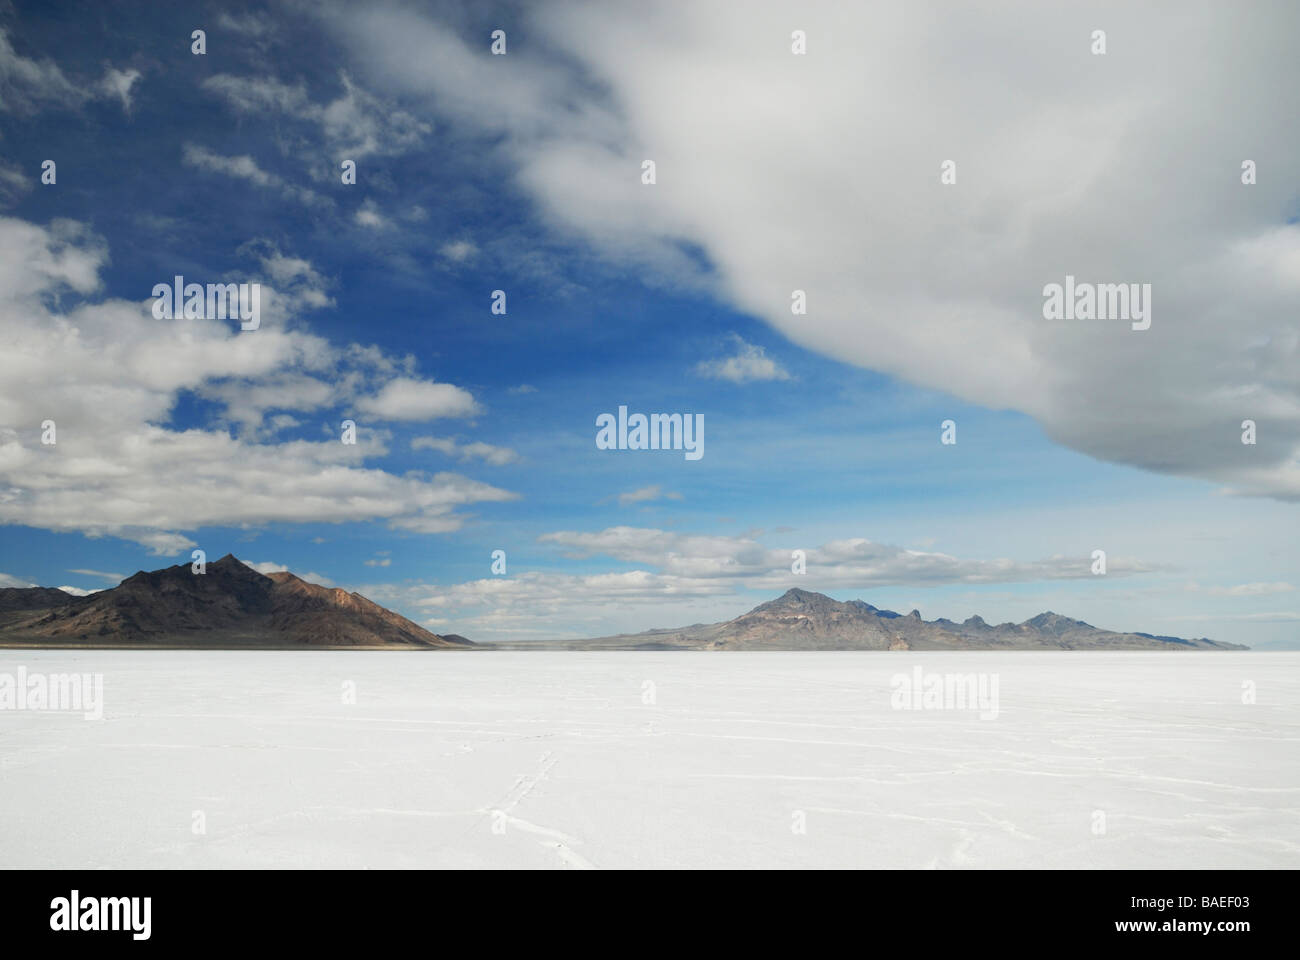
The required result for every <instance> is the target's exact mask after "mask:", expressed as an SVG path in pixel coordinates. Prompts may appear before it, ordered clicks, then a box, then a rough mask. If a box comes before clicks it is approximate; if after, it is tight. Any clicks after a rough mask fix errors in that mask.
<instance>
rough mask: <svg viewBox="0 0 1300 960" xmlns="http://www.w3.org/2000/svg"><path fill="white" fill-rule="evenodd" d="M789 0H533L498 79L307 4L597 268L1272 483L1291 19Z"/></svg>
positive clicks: (1100, 439)
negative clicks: (1109, 315) (1123, 295)
mask: <svg viewBox="0 0 1300 960" xmlns="http://www.w3.org/2000/svg"><path fill="white" fill-rule="evenodd" d="M790 10H791V8H790V7H789V5H788V4H785V3H777V2H755V3H750V4H746V6H745V15H744V16H743V17H736V16H735V15H734V11H732V10H731V9H730V8H728V7H727V6H726V5H725V4H702V3H692V2H675V3H672V2H670V3H660V4H649V5H645V4H640V5H638V4H602V5H599V6H596V7H592V6H590V5H586V4H574V3H570V2H567V0H556V2H550V3H540V4H536V5H534V6H531V7H530V8H529V10H528V15H529V17H530V20H529V26H530V28H531V30H532V31H533V33H534V35H535V36H537V37H539V38H541V39H542V40H544V43H538V44H536V45H532V46H531V47H530V48H528V49H521V50H512V51H511V57H510V59H511V64H510V67H511V69H510V70H508V71H505V70H501V69H499V64H495V63H492V62H491V61H492V60H493V58H492V57H491V56H490V55H489V54H488V52H487V49H486V45H485V44H483V43H481V42H478V41H475V42H473V43H468V42H466V41H465V40H464V39H463V38H462V37H460V36H459V35H458V34H457V33H456V32H455V30H454V29H452V28H450V27H449V26H447V25H446V24H444V23H441V22H438V21H436V20H433V19H430V18H428V17H426V16H423V15H421V14H419V13H417V12H415V11H413V10H412V9H410V8H408V7H406V6H405V5H397V4H384V5H376V6H373V7H368V8H367V9H366V11H365V12H364V13H354V12H353V11H351V10H348V12H347V13H346V14H343V13H342V12H341V11H335V12H333V13H326V14H324V17H325V22H326V23H327V24H329V25H331V26H333V27H334V29H335V31H336V33H337V34H338V36H339V38H340V39H341V41H342V42H344V43H345V44H347V45H348V46H349V47H350V49H351V50H352V51H353V53H354V55H355V56H356V58H358V60H359V61H360V62H361V63H364V64H365V65H366V66H367V68H368V71H369V74H368V75H369V76H373V77H374V78H375V82H376V83H381V84H383V85H384V86H385V87H386V88H387V89H390V90H392V91H395V92H399V93H401V94H402V95H404V96H408V97H419V96H423V97H425V98H426V102H427V104H428V106H429V109H430V110H431V111H433V112H434V115H435V116H439V117H442V118H445V119H446V120H447V121H448V122H449V123H451V124H453V125H455V126H456V127H457V128H458V130H460V131H462V132H464V133H466V134H467V135H473V134H477V135H480V136H481V137H483V138H485V140H486V141H489V142H493V143H494V144H499V149H500V151H501V153H502V155H503V156H505V157H507V158H508V159H509V161H510V162H511V163H512V164H513V166H514V169H515V177H516V181H517V183H518V184H519V185H520V186H521V187H522V188H523V189H524V190H526V191H527V192H528V193H529V194H530V195H531V196H532V197H533V198H534V200H535V201H536V202H537V206H538V209H539V210H540V211H541V212H542V214H543V216H545V217H547V218H548V219H549V220H550V222H551V223H552V224H553V225H555V227H556V228H557V229H559V230H562V231H564V232H566V233H576V234H578V235H580V236H584V237H586V238H587V239H588V240H589V241H590V242H591V243H592V244H593V246H594V247H595V248H596V249H598V250H599V251H601V253H602V254H603V255H604V256H607V257H611V258H625V259H628V260H631V261H635V262H637V263H638V264H640V265H642V266H643V267H646V268H648V269H651V270H657V271H661V272H664V273H667V274H669V275H671V276H674V277H676V278H677V279H679V280H680V281H681V282H692V281H696V282H702V283H706V284H708V286H709V288H710V289H712V290H713V291H714V293H715V294H716V295H717V296H718V297H720V298H723V299H725V300H726V301H727V302H729V303H730V304H731V305H733V306H734V307H736V308H738V309H740V310H742V311H745V312H748V313H751V314H753V315H756V316H759V317H762V318H764V319H765V320H766V321H767V322H768V323H770V324H771V325H772V326H773V327H774V328H775V329H777V330H779V331H780V332H782V333H783V334H785V335H786V336H787V337H788V338H789V339H791V340H792V341H794V342H796V343H798V344H800V345H802V346H804V347H806V348H809V349H812V350H816V351H819V352H821V353H824V354H826V355H829V356H832V357H835V358H838V359H840V360H843V361H845V362H848V363H852V364H858V365H861V366H863V367H867V368H870V369H873V370H878V371H882V372H885V373H888V374H892V375H894V376H897V377H899V378H901V379H903V380H906V381H909V382H911V383H915V384H920V385H922V386H926V387H932V388H938V389H941V390H944V391H947V392H950V393H952V394H954V395H956V396H958V397H960V398H962V399H964V400H966V401H969V402H973V403H977V404H981V405H984V406H988V407H994V408H1010V409H1015V410H1019V411H1022V412H1024V413H1027V414H1029V415H1031V416H1033V417H1035V418H1036V419H1037V420H1038V421H1039V422H1040V423H1041V424H1042V426H1043V428H1044V430H1045V431H1046V433H1047V434H1048V435H1049V436H1050V437H1051V438H1053V439H1054V440H1055V441H1057V442H1059V443H1062V444H1065V445H1067V446H1069V447H1072V448H1074V449H1076V450H1079V451H1083V452H1084V453H1087V454H1090V455H1092V456H1094V457H1097V458H1100V459H1104V460H1109V461H1114V462H1118V463H1124V464H1130V465H1134V466H1138V467H1141V468H1144V469H1148V470H1153V471H1159V472H1163V473H1171V474H1180V475H1188V476H1195V477H1200V478H1205V479H1209V480H1211V481H1215V482H1219V483H1223V484H1226V485H1228V487H1229V489H1231V490H1233V491H1237V492H1242V493H1252V494H1263V495H1270V496H1274V497H1280V498H1288V499H1297V498H1300V458H1298V454H1300V333H1297V330H1296V327H1295V323H1294V318H1295V304H1296V295H1297V290H1300V223H1296V222H1295V217H1296V208H1295V197H1294V192H1293V191H1294V184H1295V182H1296V181H1297V179H1300V143H1298V142H1297V136H1298V134H1297V132H1296V129H1295V125H1294V124H1287V123H1280V122H1278V118H1279V117H1290V116H1295V115H1297V114H1300V83H1297V82H1294V81H1295V80H1296V79H1297V68H1296V58H1295V51H1294V44H1293V42H1292V38H1294V37H1295V36H1296V35H1297V33H1300V8H1297V7H1296V6H1295V5H1294V4H1288V3H1284V2H1279V3H1268V4H1265V5H1263V6H1261V7H1258V8H1252V13H1251V16H1250V17H1245V18H1243V17H1240V16H1239V15H1238V14H1237V13H1236V12H1235V11H1234V10H1233V9H1231V8H1230V7H1228V6H1226V5H1180V6H1169V7H1165V6H1160V7H1150V6H1141V5H1134V4H1128V3H1118V2H1116V3H1103V4H1101V5H1100V6H1099V5H1096V4H1093V5H1090V6H1089V7H1088V9H1087V11H1086V13H1085V12H1084V11H1075V12H1070V11H1064V12H1062V11H1061V10H1058V9H1056V8H1054V7H1051V6H1047V5H1043V4H1040V3H1036V2H1031V0H1024V2H1015V3H1009V4H1004V5H1001V6H999V7H998V8H997V9H996V10H992V11H990V10H986V9H982V8H981V9H975V8H950V7H944V8H943V9H942V10H938V9H936V10H934V11H933V12H932V13H929V14H918V13H917V12H916V6H915V4H912V3H904V2H898V3H887V4H873V5H870V6H867V5H857V4H843V3H838V2H811V3H808V4H804V5H802V6H801V7H800V8H799V11H798V13H799V16H798V18H797V20H798V23H797V25H798V26H799V28H800V29H803V30H805V31H806V32H807V36H808V44H809V47H808V54H807V55H806V56H792V55H791V53H790V50H789V46H788V44H789V37H790V31H791V25H792V23H794V21H792V20H791V16H790ZM1098 24H1104V25H1105V27H1106V29H1107V31H1108V34H1109V37H1110V41H1111V44H1110V52H1109V53H1108V54H1107V55H1105V56H1093V55H1092V54H1091V52H1090V35H1091V31H1092V30H1093V29H1094V28H1096V27H1097V25H1098ZM868 49H869V55H868V53H865V52H864V51H867V50H868ZM546 51H552V52H553V54H554V55H553V56H552V55H549V54H548V53H547V52H546ZM1205 116H1214V117H1215V118H1216V122H1215V123H1214V124H1206V123H1205V122H1204V117H1205ZM719 117H725V118H726V122H725V123H721V122H719V120H718V118H719ZM1189 157H1195V158H1196V162H1194V163H1193V162H1189V161H1188V158H1189ZM645 158H653V159H654V160H655V162H656V164H657V170H658V182H657V184H656V185H655V186H654V187H653V189H650V188H647V187H645V186H643V185H642V184H641V183H640V179H639V172H640V164H641V161H642V160H643V159H645ZM1245 159H1250V160H1253V161H1255V162H1256V163H1257V164H1258V167H1259V170H1260V171H1267V176H1265V175H1264V174H1263V173H1261V175H1260V177H1259V182H1258V184H1256V185H1254V186H1243V185H1242V184H1241V182H1240V172H1241V163H1242V161H1243V160H1245ZM946 160H952V161H954V162H955V163H956V170H957V179H956V183H955V184H952V185H944V184H942V183H941V182H940V171H941V164H942V163H943V162H944V161H946ZM686 249H693V250H698V251H699V252H700V254H701V256H688V255H687V254H686V252H685V250H686ZM701 264H707V265H708V266H707V268H705V267H702V266H701ZM1066 274H1070V275H1073V276H1075V277H1076V278H1078V279H1079V280H1081V281H1085V282H1093V283H1150V284H1151V286H1152V325H1151V328H1150V329H1149V330H1146V331H1134V330H1132V329H1131V328H1130V325H1129V323H1128V321H1126V320H1117V321H1110V320H1095V321H1086V320H1085V321H1058V320H1045V319H1044V317H1043V288H1044V287H1045V286H1046V285H1047V284H1050V283H1061V282H1063V281H1064V278H1065V276H1066ZM794 290H804V291H806V293H807V314H806V315H793V314H792V313H791V310H790V304H791V299H790V298H791V293H792V291H794ZM1244 419H1253V420H1255V421H1256V422H1257V423H1258V426H1259V432H1258V442H1257V443H1256V444H1254V445H1245V444H1242V443H1241V442H1240V427H1239V424H1240V423H1241V421H1242V420H1244Z"/></svg>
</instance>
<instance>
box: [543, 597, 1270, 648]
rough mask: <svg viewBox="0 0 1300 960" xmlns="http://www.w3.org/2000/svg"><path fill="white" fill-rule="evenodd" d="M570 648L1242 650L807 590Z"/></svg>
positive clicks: (1053, 618)
mask: <svg viewBox="0 0 1300 960" xmlns="http://www.w3.org/2000/svg"><path fill="white" fill-rule="evenodd" d="M566 646H570V647H577V648H582V649H647V648H653V649H699V650H1245V649H1247V648H1246V647H1243V646H1241V645H1239V644H1235V643H1221V642H1217V641H1214V640H1207V639H1199V640H1184V639H1182V638H1179V637H1159V636H1154V635H1152V634H1149V633H1118V632H1115V631H1112V630H1102V629H1100V628H1098V627H1094V626H1092V625H1091V624H1087V623H1084V622H1083V621H1082V620H1072V619H1070V618H1069V617H1063V616H1061V615H1060V614H1056V613H1052V612H1050V611H1049V612H1047V613H1040V614H1039V615H1038V616H1036V617H1032V618H1030V619H1029V620H1026V621H1025V622H1024V623H1019V624H1017V623H1003V624H998V625H997V626H990V625H989V624H987V623H985V622H984V620H983V618H981V617H979V616H973V617H970V618H968V619H967V620H965V621H963V622H962V623H955V622H953V621H951V620H944V619H940V620H931V621H927V620H922V619H921V614H920V612H919V611H917V610H913V611H912V612H911V613H909V614H907V615H906V616H904V615H902V614H898V613H895V612H894V611H892V610H881V609H879V608H877V607H873V606H872V605H871V604H869V603H866V602H864V601H862V600H849V601H839V600H834V599H832V598H830V597H828V596H826V595H825V594H821V593H814V592H812V591H809V590H799V589H792V590H787V591H786V592H785V593H784V594H782V595H781V596H780V597H778V598H776V599H775V600H769V601H768V602H766V603H761V604H759V605H758V606H757V607H755V608H754V609H753V610H750V611H749V612H748V613H744V614H741V615H740V616H738V617H736V618H735V619H733V620H728V621H726V622H725V623H714V624H705V625H696V626H693V627H683V628H681V629H678V630H650V631H647V632H645V633H638V634H622V635H619V636H616V637H599V638H596V639H593V640H583V641H577V642H575V643H570V644H566Z"/></svg>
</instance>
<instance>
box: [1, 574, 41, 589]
mask: <svg viewBox="0 0 1300 960" xmlns="http://www.w3.org/2000/svg"><path fill="white" fill-rule="evenodd" d="M34 586H37V584H34V583H32V582H31V581H29V580H24V579H23V578H22V577H14V576H10V575H9V574H7V573H0V587H34Z"/></svg>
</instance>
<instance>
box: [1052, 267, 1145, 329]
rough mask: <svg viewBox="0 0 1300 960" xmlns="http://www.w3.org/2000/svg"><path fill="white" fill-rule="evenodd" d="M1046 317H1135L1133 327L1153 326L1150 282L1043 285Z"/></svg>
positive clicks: (1069, 280) (1067, 280)
mask: <svg viewBox="0 0 1300 960" xmlns="http://www.w3.org/2000/svg"><path fill="white" fill-rule="evenodd" d="M1043 319H1045V320H1132V321H1133V329H1134V330H1147V329H1150V327H1151V284H1149V283H1140V284H1139V283H1079V282H1076V281H1075V279H1074V275H1073V274H1066V275H1065V283H1064V284H1060V283H1049V284H1047V285H1046V286H1045V287H1043Z"/></svg>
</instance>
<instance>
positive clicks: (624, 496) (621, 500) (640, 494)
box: [618, 483, 682, 507]
mask: <svg viewBox="0 0 1300 960" xmlns="http://www.w3.org/2000/svg"><path fill="white" fill-rule="evenodd" d="M681 498H682V495H681V494H680V493H673V492H672V491H667V492H665V490H664V489H663V487H661V486H660V485H659V484H657V483H656V484H652V485H651V486H648V487H641V488H640V489H637V490H629V491H627V492H626V493H620V494H619V495H618V505H619V506H620V507H628V506H631V505H632V504H634V503H650V502H652V501H654V500H680V499H681Z"/></svg>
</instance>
